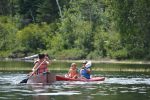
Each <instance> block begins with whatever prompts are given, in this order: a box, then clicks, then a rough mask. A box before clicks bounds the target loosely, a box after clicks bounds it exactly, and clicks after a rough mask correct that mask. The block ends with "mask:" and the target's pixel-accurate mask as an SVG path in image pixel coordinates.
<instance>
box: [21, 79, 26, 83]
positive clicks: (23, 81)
mask: <svg viewBox="0 0 150 100" xmlns="http://www.w3.org/2000/svg"><path fill="white" fill-rule="evenodd" d="M27 81H28V78H26V79H24V80H22V81H21V82H20V83H27Z"/></svg>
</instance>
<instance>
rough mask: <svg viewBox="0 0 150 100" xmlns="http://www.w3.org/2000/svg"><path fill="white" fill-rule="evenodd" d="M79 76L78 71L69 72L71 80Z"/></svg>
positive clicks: (71, 70)
mask: <svg viewBox="0 0 150 100" xmlns="http://www.w3.org/2000/svg"><path fill="white" fill-rule="evenodd" d="M77 75H78V71H77V69H75V70H73V69H71V68H70V71H69V74H68V76H69V78H73V77H74V76H77Z"/></svg>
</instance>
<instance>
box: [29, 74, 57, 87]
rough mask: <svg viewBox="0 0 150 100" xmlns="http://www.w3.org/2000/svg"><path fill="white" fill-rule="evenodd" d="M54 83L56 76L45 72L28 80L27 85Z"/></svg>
mask: <svg viewBox="0 0 150 100" xmlns="http://www.w3.org/2000/svg"><path fill="white" fill-rule="evenodd" d="M55 81H56V76H55V74H53V73H50V72H46V73H42V74H38V75H33V76H31V77H29V78H28V80H27V84H38V83H43V84H51V83H53V82H55Z"/></svg>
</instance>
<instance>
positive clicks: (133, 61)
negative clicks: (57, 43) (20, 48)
mask: <svg viewBox="0 0 150 100" xmlns="http://www.w3.org/2000/svg"><path fill="white" fill-rule="evenodd" d="M85 60H87V61H91V62H92V63H109V64H150V61H145V60H143V61H142V60H115V59H102V60H88V59H85ZM85 60H57V59H52V62H69V63H73V62H75V63H82V62H83V61H85ZM0 61H25V62H34V59H22V58H14V59H11V58H4V59H0Z"/></svg>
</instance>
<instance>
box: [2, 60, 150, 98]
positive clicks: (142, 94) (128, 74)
mask: <svg viewBox="0 0 150 100" xmlns="http://www.w3.org/2000/svg"><path fill="white" fill-rule="evenodd" d="M3 63H4V62H2V63H1V65H0V66H1V69H2V66H4V65H2V64H3ZM8 65H9V66H8ZM8 65H5V67H6V66H7V68H8V67H10V66H11V68H12V66H14V65H17V63H12V64H8ZM31 65H32V63H25V62H23V64H21V66H28V67H29V68H30V66H31ZM61 65H62V64H61ZM18 66H20V62H19V63H18ZM16 67H17V66H14V68H15V71H10V70H8V69H7V70H4V68H3V70H1V71H0V100H150V73H149V72H137V71H123V72H122V71H94V70H93V73H92V75H93V76H103V77H106V79H105V81H103V82H64V81H60V82H54V83H53V84H49V85H42V84H38V85H26V84H18V83H19V82H20V81H21V80H22V79H24V78H26V75H27V73H28V71H23V69H22V68H21V69H22V70H19V69H18V67H17V69H16ZM128 67H129V68H130V66H128ZM131 67H133V65H132V66H131ZM31 68H32V67H31ZM24 69H26V68H24ZM52 72H55V73H57V74H65V73H66V71H60V70H55V71H54V70H53V71H52Z"/></svg>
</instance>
